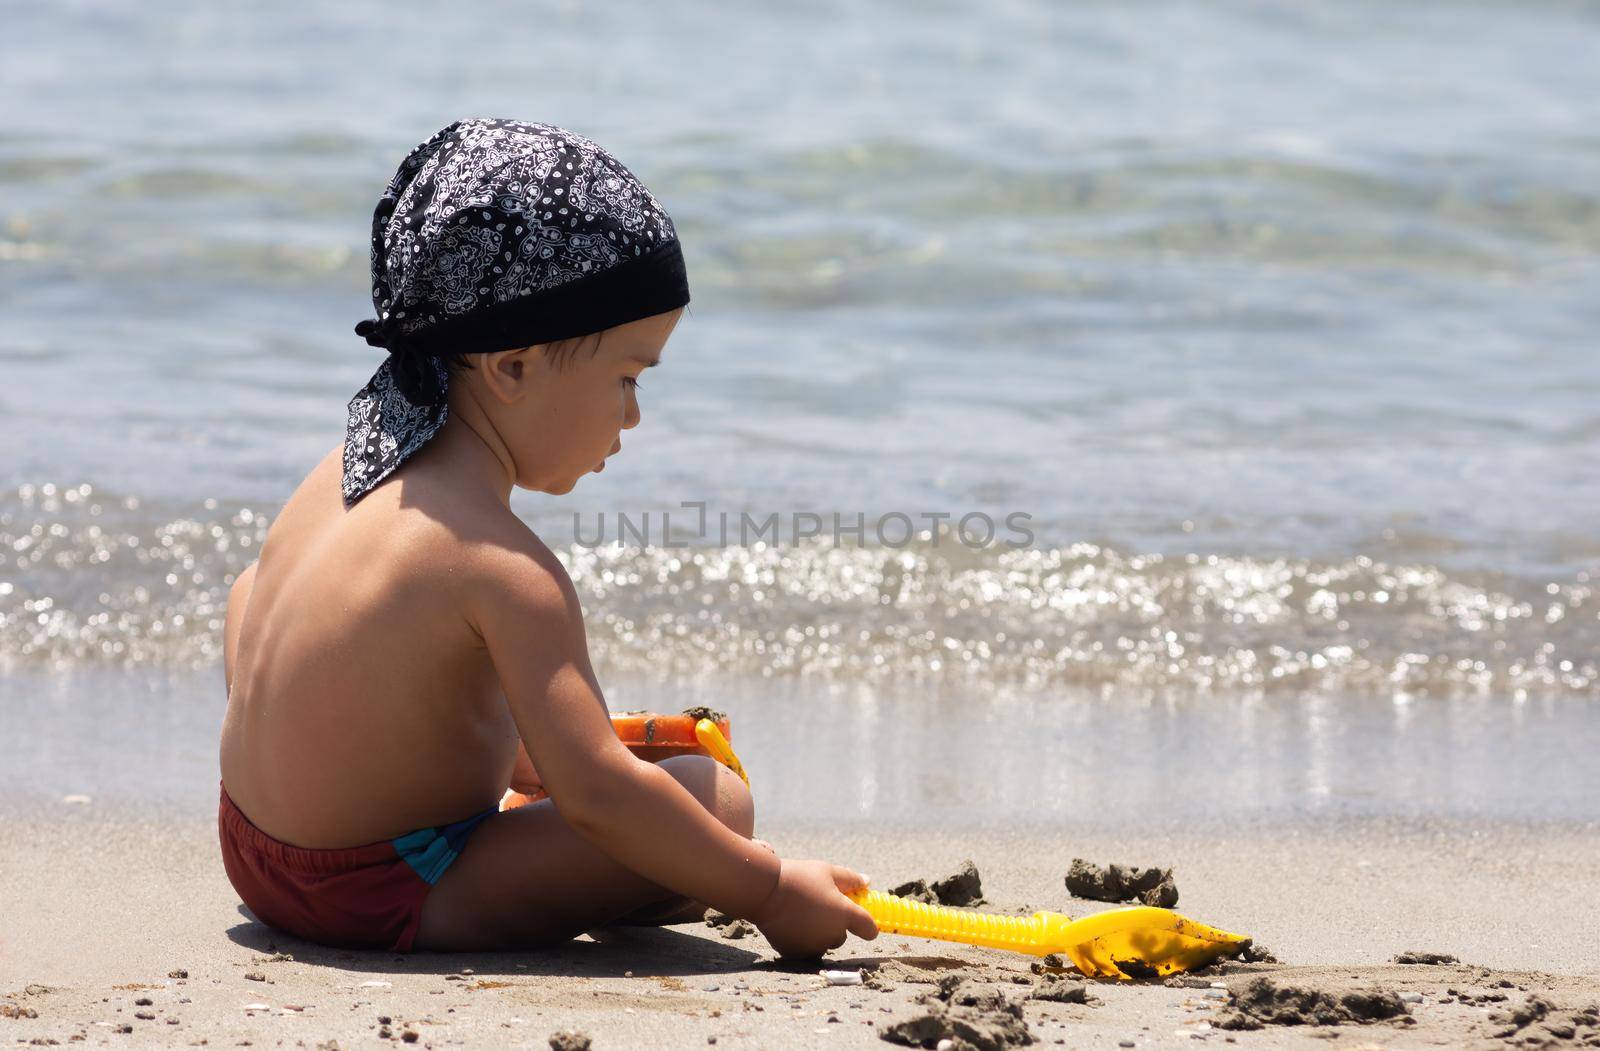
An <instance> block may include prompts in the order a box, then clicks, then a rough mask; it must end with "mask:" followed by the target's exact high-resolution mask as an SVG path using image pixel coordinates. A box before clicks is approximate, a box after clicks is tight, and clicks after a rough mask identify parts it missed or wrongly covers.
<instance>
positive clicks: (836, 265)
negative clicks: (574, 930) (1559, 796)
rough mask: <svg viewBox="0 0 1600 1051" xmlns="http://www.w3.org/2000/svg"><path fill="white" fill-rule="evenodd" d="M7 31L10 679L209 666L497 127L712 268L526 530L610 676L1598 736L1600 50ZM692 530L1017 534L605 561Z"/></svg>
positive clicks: (1226, 37) (1061, 12) (375, 11)
mask: <svg viewBox="0 0 1600 1051" xmlns="http://www.w3.org/2000/svg"><path fill="white" fill-rule="evenodd" d="M4 13H5V21H6V24H7V27H8V30H7V33H6V40H5V41H4V42H0V96H3V97H5V98H7V99H10V100H13V101H16V100H21V101H22V104H20V105H12V106H8V107H6V115H5V118H4V120H3V121H0V315H3V317H4V320H5V323H4V325H0V368H3V369H4V376H5V382H4V383H3V384H0V418H3V419H4V421H5V423H6V427H5V433H6V437H5V444H4V451H5V455H4V456H3V457H0V663H3V664H4V666H5V667H8V668H12V669H34V670H35V671H38V670H43V669H52V668H53V669H57V670H60V669H63V668H72V667H78V666H94V665H98V664H103V663H107V662H109V663H110V664H113V665H120V664H124V663H128V662H132V663H138V664H155V665H177V666H184V667H188V666H206V665H209V664H213V663H214V662H215V661H216V659H217V656H218V653H219V649H220V643H219V634H218V627H219V624H220V617H221V610H222V603H223V602H224V601H225V596H226V585H227V583H228V582H229V581H230V580H231V579H232V575H233V574H235V573H237V572H238V571H239V570H240V569H241V568H243V566H245V565H247V564H248V563H249V561H250V560H251V559H252V558H253V557H254V552H255V548H256V546H257V545H259V543H260V540H261V537H262V536H263V535H264V531H265V529H266V528H267V526H268V524H269V523H270V520H271V518H272V516H273V515H274V514H275V513H276V511H277V508H278V506H279V505H280V504H281V502H282V501H283V499H284V498H285V497H286V496H287V495H288V493H289V492H290V491H291V490H292V488H293V487H294V485H295V484H296V483H297V482H298V481H299V480H300V478H301V477H302V476H303V475H304V474H305V472H306V471H307V470H308V469H309V468H310V467H311V466H312V464H314V463H315V462H316V460H317V459H318V458H320V456H322V455H323V454H324V453H325V452H326V451H327V450H328V449H330V448H331V447H332V446H333V445H334V444H336V443H337V441H338V440H339V438H340V434H341V428H342V423H343V416H344V403H345V401H346V400H347V399H348V398H349V397H350V395H351V394H353V393H354V392H355V390H356V389H358V388H359V387H360V386H361V384H362V383H363V382H364V381H365V379H366V377H367V376H368V375H369V374H370V372H371V370H372V368H373V367H375V365H376V364H377V360H378V359H377V356H376V354H377V352H375V351H373V350H372V349H371V348H369V347H367V346H366V345H365V343H364V342H363V341H362V340H360V339H359V338H357V337H355V336H354V335H353V334H352V333H351V331H350V329H351V326H352V325H353V323H354V322H355V321H357V320H359V319H361V318H363V317H366V316H367V315H368V313H369V312H370V303H369V301H368V299H367V296H368V287H367V276H366V269H367V261H366V257H365V248H366V241H367V232H368V231H367V224H368V222H369V219H370V215H371V209H372V206H373V204H374V202H375V200H376V197H377V194H378V192H379V191H380V189H381V188H382V186H383V185H384V183H385V182H386V181H387V179H388V178H389V175H390V174H391V172H392V171H393V168H394V166H395V165H396V164H397V163H398V161H399V159H400V158H401V157H402V156H403V155H404V154H405V152H406V151H407V150H408V149H410V147H411V146H412V145H414V144H415V143H416V142H418V141H420V140H422V139H424V138H426V137H427V136H428V135H429V134H431V133H432V132H433V131H434V130H435V129H436V128H438V127H440V126H442V125H443V124H445V123H447V122H448V121H450V120H452V119H455V118H457V117H460V116H467V115H496V116H515V117H522V118H526V119H534V120H546V121H550V122H553V123H557V124H561V125H564V126H566V127H569V128H571V129H573V130H574V131H577V132H579V133H581V134H584V135H587V136H589V137H591V138H594V139H595V140H597V141H599V142H601V143H602V144H604V145H606V146H607V147H608V148H610V149H612V150H613V151H614V152H616V153H617V155H618V156H619V157H621V158H622V159H623V160H624V162H625V163H627V164H628V165H629V166H630V167H631V168H632V169H633V170H634V171H635V172H636V173H638V174H639V175H640V177H641V178H643V179H644V180H645V181H646V182H647V183H648V184H649V185H650V186H651V188H652V190H653V191H654V192H655V193H656V194H657V196H658V197H659V198H660V199H661V200H662V202H663V203H664V205H665V206H666V207H667V208H668V209H669V211H670V212H671V213H672V215H673V217H674V219H675V221H676V222H677V225H678V227H679V230H680V233H681V234H682V236H683V240H684V245H685V251H686V255H687V258H688V266H689V273H690V281H691V286H692V289H693V292H694V296H695V299H694V304H693V307H692V309H693V314H692V315H691V316H690V317H688V318H686V319H685V321H684V323H683V324H681V325H680V326H679V328H678V330H677V333H676V334H675V335H674V337H673V340H672V342H671V344H670V345H669V346H668V349H667V352H666V363H665V366H666V367H663V368H661V369H657V370H653V371H652V373H651V374H650V375H649V377H648V378H647V379H646V382H645V385H644V389H643V390H642V391H641V397H642V403H643V413H644V422H643V424H642V426H641V427H640V428H639V429H638V430H636V431H635V432H633V433H632V434H631V435H630V436H629V440H628V443H627V445H628V448H627V450H626V452H625V453H624V454H623V455H621V456H620V457H618V458H617V460H616V461H615V462H614V463H613V464H611V465H610V466H608V468H607V470H606V472H605V474H604V475H602V476H595V477H591V478H589V479H587V480H586V481H585V482H584V483H583V484H582V486H581V487H580V488H579V489H578V490H577V492H575V493H574V494H573V495H572V496H571V497H568V498H563V499H553V498H547V497H539V496H533V495H528V494H519V496H518V498H517V502H516V505H515V506H516V507H517V509H518V510H519V512H520V513H522V514H523V515H524V516H525V517H526V518H527V519H528V520H529V521H530V523H532V524H534V525H535V527H536V528H538V529H539V530H540V531H541V533H542V534H543V535H544V536H545V538H546V539H547V540H548V541H549V542H550V543H551V545H552V546H553V547H555V548H556V549H558V550H560V551H562V552H563V557H565V558H567V559H568V563H569V565H570V566H571V567H572V568H573V570H574V573H575V576H576V578H577V579H578V583H579V586H580V589H582V590H583V591H584V593H585V596H586V602H587V605H588V608H589V611H590V615H591V618H592V620H593V621H594V624H593V627H592V630H591V634H592V637H593V638H594V640H595V646H596V654H597V660H599V661H600V663H601V666H602V667H603V668H606V669H608V670H609V671H613V672H615V673H617V674H629V675H631V674H634V673H636V672H638V671H640V670H641V669H647V668H655V669H663V670H667V671H670V673H671V674H674V675H694V674H703V673H721V674H737V675H741V676H750V675H754V676H760V677H770V676H777V677H788V676H796V675H799V676H805V677H807V681H814V682H830V681H831V682H847V683H861V684H867V685H871V684H874V683H878V684H882V683H890V682H902V683H903V682H907V681H919V682H920V681H924V680H926V681H930V682H931V681H942V680H945V679H948V678H950V677H952V676H956V677H959V678H960V680H961V681H962V682H971V683H976V684H979V685H987V686H988V687H993V688H996V689H1000V688H1004V689H1024V690H1032V691H1035V692H1038V693H1041V694H1051V692H1052V691H1064V690H1068V689H1074V690H1075V689H1088V690H1091V691H1095V690H1100V689H1102V688H1107V687H1109V688H1114V689H1123V688H1127V689H1147V688H1170V687H1180V688H1182V689H1185V690H1202V691H1204V690H1225V691H1244V692H1245V693H1252V692H1261V693H1270V692H1280V693H1288V694H1294V695H1300V694H1303V693H1305V692H1307V691H1311V692H1315V691H1318V690H1325V691H1333V692H1336V693H1338V694H1339V695H1340V696H1354V695H1371V696H1384V697H1389V696H1392V695H1396V694H1399V695H1410V694H1414V693H1422V694H1432V693H1437V694H1443V695H1451V696H1462V695H1470V696H1486V695H1487V696H1494V697H1498V698H1501V699H1502V700H1510V699H1512V698H1514V697H1516V696H1519V695H1521V696H1527V695H1530V694H1546V695H1549V694H1556V695H1573V694H1575V695H1579V696H1586V697H1587V696H1592V695H1593V694H1594V692H1595V690H1596V689H1597V686H1596V683H1597V681H1600V676H1597V674H1596V660H1597V658H1596V654H1597V653H1600V645H1597V642H1600V639H1597V636H1600V619H1597V610H1600V607H1597V605H1596V601H1595V599H1594V598H1593V595H1592V591H1591V577H1592V575H1593V574H1594V573H1596V572H1600V528H1597V527H1596V525H1595V523H1596V522H1597V521H1600V455H1597V453H1600V398H1597V395H1600V353H1597V349H1600V348H1597V347H1596V333H1597V331H1600V298H1597V297H1596V295H1595V290H1596V289H1597V288H1600V265H1597V261H1600V191H1597V190H1596V187H1600V133H1597V132H1596V131H1595V129H1596V128H1597V127H1600V73H1597V72H1596V71H1597V69H1600V66H1597V65H1596V63H1594V61H1593V56H1594V55H1595V54H1597V53H1600V10H1597V8H1596V7H1595V6H1594V5H1591V4H1565V3H1531V4H1505V3H1483V4H1471V5H1465V4H1454V3H1421V4H1412V5H1404V6H1402V7H1393V6H1388V5H1380V4H1375V3H1353V4H1343V3H1340V4H1335V3H1331V2H1330V3H1314V4H1302V5H1287V4H1258V3H1223V4H1211V5H1205V6H1203V7H1202V6H1196V5H1189V4H1181V3H1138V4H1090V5H1077V6H1071V7H1063V6H1060V5H1050V4H1044V3H1002V4H995V5H985V6H984V7H983V9H982V10H981V11H980V10H978V9H976V8H968V7H966V6H963V5H954V4H949V5H927V4H914V5H912V4H891V5H888V6H880V7H876V8H873V9H871V10H862V9H859V8H856V7H846V6H843V5H832V6H829V5H824V6H823V7H822V8H815V7H813V8H809V9H808V10H807V13H806V14H805V15H804V16H803V17H802V16H801V15H799V14H797V13H786V12H782V11H741V12H739V13H738V14H737V16H736V17H735V16H731V15H729V14H727V13H726V12H723V13H716V12H712V11H710V10H709V9H708V10H698V9H694V8H682V7H679V8H672V9H667V8H659V7H655V6H650V5H604V6H600V7H592V6H588V7H580V6H578V5H570V6H566V7H557V8H554V9H552V10H551V11H548V12H542V13H540V14H539V15H538V16H537V17H535V15H534V14H533V13H532V12H530V11H529V10H527V9H525V8H524V7H522V6H520V5H510V4H506V5H490V6H488V7H485V8H483V9H482V11H480V12H479V13H478V14H477V15H476V16H474V17H472V18H470V19H469V18H466V17H464V16H462V15H460V14H453V13H445V12H442V11H440V10H439V9H437V8H435V7H432V6H429V5H422V4H416V3H388V4H382V5H378V4H373V3H353V4H348V5H344V6H342V7H340V8H339V9H337V10H314V9H311V8H305V9H300V8H288V9H286V8H282V7H281V6H271V5H266V4H245V5H230V6H228V7H226V8H219V7H216V6H214V5H208V4H199V3H178V4H169V5H163V6H162V8H161V10H160V11H159V12H157V11H154V10H144V9H135V8H126V9H106V8H104V7H102V6H100V5H92V4H87V3H66V4H57V5H51V6H50V7H49V8H48V9H44V8H36V7H29V6H24V5H8V6H7V7H6V9H5V12H4ZM486 27H487V28H490V29H491V30H492V31H490V32H485V29H486ZM1175 41H1181V42H1182V46H1181V47H1178V46H1174V42H1175ZM685 500H698V501H705V502H706V503H707V504H708V505H709V506H710V507H711V508H713V509H722V510H727V511H731V512H733V513H735V514H737V513H739V512H741V511H749V512H755V513H759V514H765V513H768V512H772V511H776V512H781V513H784V514H789V513H791V512H793V511H794V510H796V509H806V510H811V511H817V512H822V513H833V512H839V513H842V514H845V515H846V516H849V517H851V518H853V516H854V515H855V514H856V513H858V512H859V513H863V514H866V515H867V516H869V518H876V517H877V516H881V515H884V514H886V513H892V512H902V513H906V514H911V515H919V514H922V513H926V512H934V511H940V512H951V513H953V514H955V515H956V516H960V515H961V514H964V513H968V512H982V513H985V514H988V515H991V516H993V517H994V518H996V519H1001V518H1003V517H1004V516H1005V515H1006V514H1008V513H1013V512H1023V513H1026V514H1027V515H1029V516H1030V522H1031V523H1032V527H1033V531H1034V533H1035V541H1034V543H1033V544H1032V546H1031V547H1030V548H1028V549H1027V550H1024V551H1010V550H1007V549H1005V548H1003V547H1001V546H999V545H996V546H993V547H991V548H988V549H985V550H982V551H969V550H965V549H960V548H959V545H955V546H952V545H951V544H950V543H949V542H948V541H947V542H946V543H945V544H944V545H943V546H939V547H936V546H934V544H933V541H934V540H935V539H936V538H934V537H928V538H925V539H920V540H918V541H917V542H916V543H914V544H912V545H910V546H909V547H907V548H906V549H904V550H871V551H864V550H861V549H859V548H854V547H851V546H850V545H843V546H834V545H831V544H828V543H808V544H805V545H802V546H799V547H791V548H778V549H756V548H739V549H734V550H712V549H703V550H702V549H697V550H695V551H693V552H691V553H688V554H685V553H684V552H679V551H668V550H665V549H662V548H659V547H653V548H651V549H649V550H645V551H640V550H638V549H636V548H634V549H626V548H625V549H621V550H618V549H606V548H601V549H597V550H594V551H591V550H588V549H586V548H584V547H582V546H581V545H579V544H578V543H576V540H577V536H576V535H575V529H574V521H573V515H574V513H577V514H578V515H579V516H580V518H581V519H583V520H584V521H593V520H594V516H595V515H597V514H599V513H601V512H605V513H610V514H613V515H614V514H615V513H616V512H617V511H619V510H626V511H629V512H632V513H636V514H637V513H639V512H642V511H644V510H648V509H662V508H677V507H678V506H679V504H680V502H681V501H685ZM757 591H759V592H760V597H759V598H757V597H755V592H757ZM1379 595H1382V596H1383V597H1382V598H1379V597H1378V596H1379ZM706 597H709V602H707V601H704V599H705V598H706ZM734 629H737V630H734ZM908 677H909V678H908Z"/></svg>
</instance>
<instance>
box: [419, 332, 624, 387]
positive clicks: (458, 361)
mask: <svg viewBox="0 0 1600 1051" xmlns="http://www.w3.org/2000/svg"><path fill="white" fill-rule="evenodd" d="M605 337H606V334H605V333H604V332H591V333H589V334H588V335H584V336H573V337H572V338H571V339H560V340H556V341H555V342H554V343H551V344H549V345H548V346H547V347H546V348H545V353H546V354H548V355H549V356H550V360H551V361H552V362H553V363H554V364H555V366H556V368H558V369H564V368H566V367H567V364H568V363H569V362H571V361H572V359H573V358H575V357H576V356H577V353H578V351H579V350H580V349H582V348H584V347H585V345H587V344H588V343H589V341H590V340H593V341H594V345H593V346H590V347H588V353H589V356H590V357H593V356H594V355H596V354H598V353H600V345H601V343H603V342H604V341H605ZM477 356H478V355H476V354H453V355H451V356H450V357H448V358H446V359H445V362H444V364H445V368H447V369H449V370H450V375H451V376H452V377H453V376H455V375H457V374H458V373H462V372H466V371H468V370H470V369H472V368H475V367H476V366H474V365H473V364H472V362H473V360H474V359H475V358H477Z"/></svg>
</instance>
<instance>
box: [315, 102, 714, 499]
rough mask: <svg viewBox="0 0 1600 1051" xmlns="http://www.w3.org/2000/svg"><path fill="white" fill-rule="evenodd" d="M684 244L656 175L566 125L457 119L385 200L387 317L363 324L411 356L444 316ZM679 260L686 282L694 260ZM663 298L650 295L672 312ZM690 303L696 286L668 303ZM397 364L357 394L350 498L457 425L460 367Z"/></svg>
mask: <svg viewBox="0 0 1600 1051" xmlns="http://www.w3.org/2000/svg"><path fill="white" fill-rule="evenodd" d="M676 240H677V231H676V230H675V229H674V228H673V224H672V220H671V218H670V217H669V216H668V215H667V213H666V211H665V210H664V209H663V208H662V207H661V205H660V204H659V203H658V202H657V201H656V199H655V197H654V196H652V195H651V193H650V191H649V190H648V189H646V188H645V186H644V184H643V183H641V182H640V181H639V180H638V179H637V178H635V177H634V175H633V173H632V172H630V171H629V170H628V169H627V168H625V167H624V166H623V165H622V163H621V162H620V161H618V160H617V159H616V158H615V157H613V156H612V155H611V154H610V153H608V152H607V151H606V150H604V149H603V148H601V147H600V146H598V145H596V144H595V143H593V142H591V141H590V140H588V139H586V138H583V137H582V136H579V135H574V134H573V133H572V132H570V131H566V130H565V129H562V128H559V127H556V126H555V125H552V124H538V123H532V122H527V121H517V120H495V119H474V120H461V121H456V122H455V123H454V124H451V125H450V126H449V127H446V128H444V129H442V130H441V131H439V132H438V133H437V134H435V135H434V136H432V137H431V138H429V139H428V140H427V141H426V142H424V143H422V144H421V145H420V146H418V147H417V148H416V149H414V150H412V151H411V153H410V154H409V155H408V156H407V157H406V159H405V160H404V161H403V162H402V163H401V165H400V167H399V169H398V170H397V171H396V172H395V175H394V178H393V179H391V180H390V182H389V185H388V188H387V189H386V190H385V191H384V193H383V196H382V198H381V199H380V200H379V202H378V206H377V209H376V210H375V211H374V213H373V217H372V303H373V306H374V307H375V308H376V309H377V313H378V320H377V321H372V322H363V326H366V327H363V326H358V327H357V331H358V332H359V333H361V334H363V335H366V336H367V341H368V343H370V344H372V345H373V346H380V347H387V348H388V349H389V350H390V352H391V355H400V356H402V357H404V356H405V355H406V354H407V353H409V351H408V349H407V344H408V342H409V343H415V342H416V341H418V340H420V339H423V338H424V337H425V335H426V334H427V333H429V332H433V333H435V334H437V333H438V332H439V331H440V328H439V326H441V325H447V324H449V323H452V322H455V323H460V322H462V321H463V319H474V318H481V317H483V316H484V315H485V314H486V312H487V313H492V312H493V311H495V310H496V309H497V308H503V307H504V306H505V305H506V304H512V303H517V302H518V301H522V300H526V299H527V298H528V297H530V296H536V295H540V294H543V293H551V292H552V290H557V289H562V290H565V289H569V288H573V287H576V285H578V284H581V283H583V282H584V280H585V279H586V278H591V277H596V276H598V275H601V274H604V273H606V272H608V271H612V270H615V269H616V268H618V267H621V266H622V265H623V264H625V263H628V262H630V261H633V260H636V259H641V258H642V259H644V260H645V262H641V263H640V264H639V265H640V266H644V265H646V264H647V263H648V261H649V257H650V255H651V253H652V252H653V251H654V250H656V249H668V246H669V245H670V246H671V248H670V251H674V252H675V251H677V248H676V245H675V244H674V242H676ZM655 254H656V255H657V256H659V255H661V253H659V252H658V253H655ZM677 266H678V270H677V274H678V275H679V278H680V279H681V274H682V269H681V258H680V260H679V261H678V263H677ZM634 269H637V268H634ZM596 287H598V286H596ZM556 294H557V295H564V294H565V292H564V291H563V292H559V293H556ZM592 298H594V293H591V299H592ZM658 300H659V297H657V298H656V299H650V298H648V297H647V298H646V300H645V301H646V303H648V304H649V305H650V307H651V309H658V308H660V307H661V305H662V302H661V301H658ZM687 301H688V294H687V285H686V284H685V285H683V286H682V290H681V293H676V298H675V299H670V300H666V302H670V304H671V305H672V306H678V305H682V304H683V303H686V302H687ZM668 308H669V309H670V307H668ZM539 309H540V310H543V309H544V307H543V306H541V307H540V308H539ZM622 316H625V317H634V316H644V315H642V314H637V313H635V314H633V315H625V314H624V315H622ZM617 323H620V322H617ZM476 349H482V348H476ZM474 350H475V348H473V347H471V346H464V347H458V348H453V352H460V353H471V352H474ZM396 361H397V359H396V358H395V357H393V356H391V359H390V360H389V361H385V362H384V363H383V364H382V365H380V366H379V367H378V370H377V372H376V373H375V374H374V375H373V377H372V379H371V380H370V381H369V382H368V383H367V385H366V386H365V387H363V388H362V389H361V391H360V393H358V394H357V395H356V396H355V397H354V398H353V399H351V401H350V404H349V415H348V419H347V425H346V434H345V448H344V478H343V490H344V496H345V502H346V504H347V505H348V504H353V503H354V502H355V501H357V500H359V499H360V498H361V497H362V496H363V495H365V494H366V493H367V492H369V491H370V490H371V489H372V487H373V486H375V485H377V484H378V483H379V482H380V481H382V480H383V479H384V478H386V477H388V476H389V475H390V474H392V473H393V472H394V471H395V469H396V468H397V467H399V466H400V464H401V463H403V462H404V461H405V460H406V459H407V458H408V457H409V456H411V455H412V454H413V453H415V452H416V450H417V449H419V448H421V447H422V446H423V444H425V443H426V442H427V441H428V440H429V439H430V438H432V437H433V436H434V435H435V434H437V433H438V431H439V429H440V428H441V427H442V426H444V422H445V419H446V417H447V412H446V407H445V397H446V392H447V389H448V383H449V370H448V368H447V367H445V365H444V364H443V363H441V362H440V361H439V360H438V359H437V357H428V358H426V362H427V364H422V363H420V362H419V361H417V360H415V359H414V358H408V359H407V360H401V361H398V364H399V365H400V366H402V367H399V368H396V367H392V366H394V365H395V364H396ZM428 365H431V366H432V367H431V368H430V367H428ZM435 380H436V381H437V382H434V381H435Z"/></svg>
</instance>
